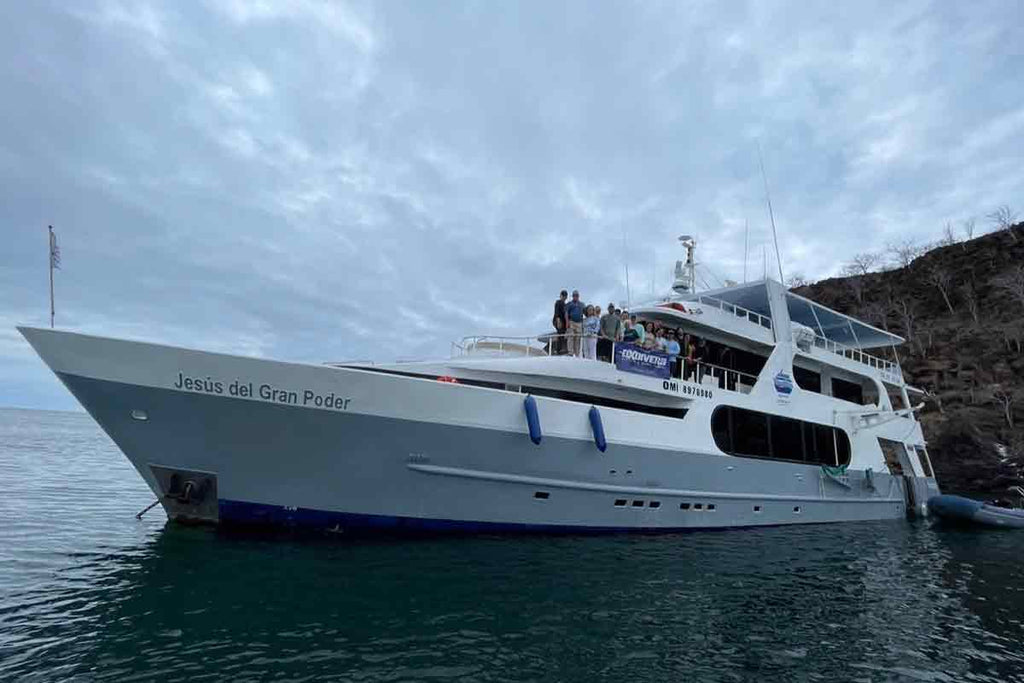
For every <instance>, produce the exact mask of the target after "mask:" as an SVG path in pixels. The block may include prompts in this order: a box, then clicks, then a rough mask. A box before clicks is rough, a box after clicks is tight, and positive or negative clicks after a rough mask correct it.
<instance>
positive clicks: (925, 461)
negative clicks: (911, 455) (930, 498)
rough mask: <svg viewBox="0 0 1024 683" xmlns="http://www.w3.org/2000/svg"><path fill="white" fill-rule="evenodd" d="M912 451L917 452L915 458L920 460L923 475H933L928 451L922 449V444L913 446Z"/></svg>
mask: <svg viewBox="0 0 1024 683" xmlns="http://www.w3.org/2000/svg"><path fill="white" fill-rule="evenodd" d="M914 451H915V452H916V453H917V459H918V460H920V461H921V470H922V471H923V472H924V476H926V477H934V476H935V474H934V472H932V461H931V459H929V457H928V451H926V450H925V449H924V446H914Z"/></svg>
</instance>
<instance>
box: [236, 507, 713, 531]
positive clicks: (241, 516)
mask: <svg viewBox="0 0 1024 683" xmlns="http://www.w3.org/2000/svg"><path fill="white" fill-rule="evenodd" d="M218 508H219V515H220V522H221V524H223V525H228V526H231V525H234V526H264V527H267V526H269V527H279V528H290V529H298V530H309V531H317V530H319V531H329V532H336V533H341V532H345V533H349V532H351V533H359V532H376V533H380V532H385V533H395V534H431V533H464V534H467V533H470V534H471V533H497V532H501V533H554V534H589V533H602V534H607V533H635V532H678V531H694V530H710V529H712V528H713V529H716V530H717V529H722V528H726V527H703V528H701V527H693V526H686V527H661V526H659V527H621V526H615V527H599V526H568V525H560V524H513V523H505V522H474V521H464V520H455V519H425V518H417V517H394V516H390V515H367V514H359V513H352V512H329V511H326V510H312V509H309V508H285V507H282V506H280V505H265V504H262V503H246V502H242V501H238V500H223V499H222V500H220V501H219V505H218Z"/></svg>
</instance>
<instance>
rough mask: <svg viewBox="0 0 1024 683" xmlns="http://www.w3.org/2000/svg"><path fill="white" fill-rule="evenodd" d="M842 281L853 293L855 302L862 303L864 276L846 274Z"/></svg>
mask: <svg viewBox="0 0 1024 683" xmlns="http://www.w3.org/2000/svg"><path fill="white" fill-rule="evenodd" d="M843 282H844V283H845V284H846V287H847V289H849V290H850V292H852V293H853V296H854V297H855V298H856V299H857V303H858V304H862V303H864V276H862V275H847V277H846V279H845V280H843Z"/></svg>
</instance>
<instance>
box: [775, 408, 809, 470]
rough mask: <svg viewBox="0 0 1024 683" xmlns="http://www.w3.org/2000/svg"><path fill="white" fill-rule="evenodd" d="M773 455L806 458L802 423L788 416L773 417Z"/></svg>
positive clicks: (793, 458) (781, 457)
mask: <svg viewBox="0 0 1024 683" xmlns="http://www.w3.org/2000/svg"><path fill="white" fill-rule="evenodd" d="M771 425H772V457H775V458H779V459H780V460H804V439H803V429H802V423H801V422H800V421H799V420H791V419H789V418H788V417H774V416H773V417H772V418H771Z"/></svg>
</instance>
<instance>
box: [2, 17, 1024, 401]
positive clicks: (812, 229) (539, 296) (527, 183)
mask: <svg viewBox="0 0 1024 683" xmlns="http://www.w3.org/2000/svg"><path fill="white" fill-rule="evenodd" d="M9 15H10V16H9V17H8V19H7V21H6V22H4V24H3V25H0V56H2V59H0V87H2V91H3V93H4V102H5V104H4V106H3V107H0V178H2V183H0V219H2V220H0V230H2V238H3V239H2V244H3V248H2V249H0V377H3V378H4V380H5V381H4V382H2V383H0V404H14V405H37V406H54V407H70V406H71V405H72V400H71V398H70V397H69V396H67V395H66V393H65V392H63V390H62V389H61V388H60V387H59V386H58V385H57V383H56V381H55V380H53V379H52V378H51V377H50V376H49V375H48V374H47V371H46V370H45V369H44V368H43V367H42V365H41V363H39V362H38V361H37V360H35V359H34V358H33V356H32V354H31V352H30V350H29V349H28V347H27V345H25V344H24V342H22V341H21V340H20V338H19V337H18V336H17V335H16V333H14V332H13V329H12V328H13V325H14V324H15V323H18V322H23V323H30V324H45V322H46V314H47V308H48V304H47V289H46V287H47V281H46V235H45V226H46V224H47V223H53V224H54V225H55V226H56V228H57V231H58V234H59V236H60V239H61V244H62V250H63V254H64V263H65V266H64V269H63V270H62V271H60V272H59V273H58V274H57V298H58V323H59V324H60V325H61V326H65V327H68V328H72V329H80V330H84V331H89V332H94V333H101V334H111V335H121V336H129V337H134V338H143V339H153V340H160V341H164V342H168V343H179V344H185V345H190V346H199V347H203V348H211V349H217V350H227V351H234V352H239V353H245V354H251V355H258V356H270V357H281V358H288V359H297V360H309V361H320V360H335V359H342V358H375V359H388V358H393V357H417V356H430V355H441V354H445V353H447V351H448V342H449V341H450V340H452V339H455V338H458V337H459V336H461V335H463V334H469V333H476V332H491V333H501V332H504V333H529V332H533V331H536V330H539V329H543V328H544V326H545V325H546V322H547V319H548V317H549V315H550V311H549V308H550V305H551V301H552V300H553V298H554V296H555V293H556V292H557V290H558V289H561V288H562V287H578V288H579V289H580V290H581V291H582V292H583V293H584V296H585V298H587V299H592V300H597V301H600V302H602V303H604V302H607V301H608V300H611V299H615V300H620V299H623V298H624V297H625V287H624V284H625V283H624V276H623V271H624V268H623V265H624V263H626V262H628V263H629V266H630V275H631V285H632V290H633V293H634V295H635V296H644V295H647V294H648V293H649V292H650V290H651V286H652V282H653V284H654V288H655V289H657V290H659V291H661V290H664V289H665V288H667V287H668V285H669V282H670V278H671V276H670V267H671V263H672V262H673V261H674V260H675V259H676V258H678V254H677V252H676V249H675V245H674V238H675V236H676V235H678V234H680V233H683V232H690V233H693V234H696V235H697V236H698V237H699V238H700V240H701V254H702V258H703V260H704V262H705V263H707V264H708V266H709V267H710V269H711V270H712V271H713V272H714V273H715V275H716V276H717V277H719V278H734V279H739V278H740V277H741V275H742V271H743V260H744V259H743V254H742V244H743V230H744V228H743V226H744V221H749V223H750V226H751V242H752V252H754V254H752V258H751V263H752V265H751V269H752V270H756V271H758V272H759V271H760V262H761V259H760V255H761V245H762V244H765V243H767V241H768V240H769V239H770V232H769V231H768V229H767V219H766V215H765V210H764V203H763V199H764V198H763V190H762V186H761V179H760V176H759V172H758V165H757V144H758V142H760V144H761V146H762V148H763V149H764V153H765V160H766V165H767V169H768V173H769V179H770V182H771V186H772V193H773V203H774V205H775V209H776V215H777V218H778V223H779V227H780V229H781V234H780V247H781V249H782V252H783V262H784V264H785V266H786V268H787V270H789V271H791V272H795V271H800V272H803V273H804V274H806V275H809V276H812V277H814V276H823V275H826V274H829V273H831V272H834V271H835V269H836V268H837V267H838V266H839V264H841V263H842V261H843V260H844V259H845V258H846V257H847V256H848V255H849V254H850V253H852V252H854V251H863V250H865V249H871V248H880V247H881V246H882V245H884V243H885V242H886V241H888V240H892V239H894V238H896V237H898V236H905V235H906V236H913V237H918V238H921V239H930V238H933V237H935V236H937V235H938V233H939V231H940V229H941V226H942V224H943V223H944V222H945V221H946V220H953V221H959V220H962V219H964V218H966V217H968V216H970V215H972V214H979V213H982V212H984V211H987V210H989V209H990V208H991V207H993V206H995V205H998V204H1001V203H1010V204H1014V203H1015V202H1017V203H1018V204H1019V203H1020V197H1021V189H1022V187H1024V164H1022V163H1021V162H1022V161H1024V146H1022V145H1021V143H1020V140H1021V139H1022V135H1021V133H1022V132H1024V88H1022V87H1021V82H1020V76H1019V74H1020V73H1024V56H1022V54H1021V52H1020V51H1019V49H1017V48H1016V47H1015V46H1016V44H1017V42H1018V41H1017V38H1016V36H1015V35H1014V34H1013V33H1012V31H1013V29H1014V28H1015V27H1017V26H1020V25H1021V24H1022V23H1024V9H1022V7H1021V6H1019V5H1016V4H1013V3H1000V2H993V3H972V4H971V5H969V6H968V5H956V4H950V3H926V2H908V3H901V4H900V5H898V6H896V7H893V6H892V5H891V4H890V3H859V4H857V5H856V6H853V5H850V6H844V7H842V8H840V9H835V8H830V7H828V6H826V5H813V4H812V5H808V4H807V3H794V4H790V5H784V4H781V3H777V2H770V3H769V2H748V3H738V2H737V3H725V4H722V3H706V4H700V3H686V4H678V3H666V4H657V3H635V4H629V3H592V2H568V3H561V4H556V5H551V4H549V3H539V2H526V3H514V4H494V3H470V2H466V3H459V4H446V5H437V4H431V3H418V2H404V3H397V2H394V3H386V4H380V3H376V4H366V5H363V4H353V5H348V4H341V3H320V2H314V1H312V0H309V1H305V0H292V1H287V2H285V1H282V2H274V3H267V2H255V1H253V2H247V1H245V0H225V1H223V2H209V3H207V4H205V5H194V4H181V3H170V2H132V3H128V2H115V1H112V0H111V1H99V2H95V3H91V4H86V3H73V4H71V5H68V4H66V3H56V2H54V3H49V4H47V3H29V4H25V5H23V6H20V7H19V8H18V10H17V11H16V12H11V13H9ZM1018 208H1021V207H1019V206H1018ZM754 263H756V264H757V265H756V266H755V265H753V264H754ZM708 277H709V278H713V276H710V275H709V276H708Z"/></svg>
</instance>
